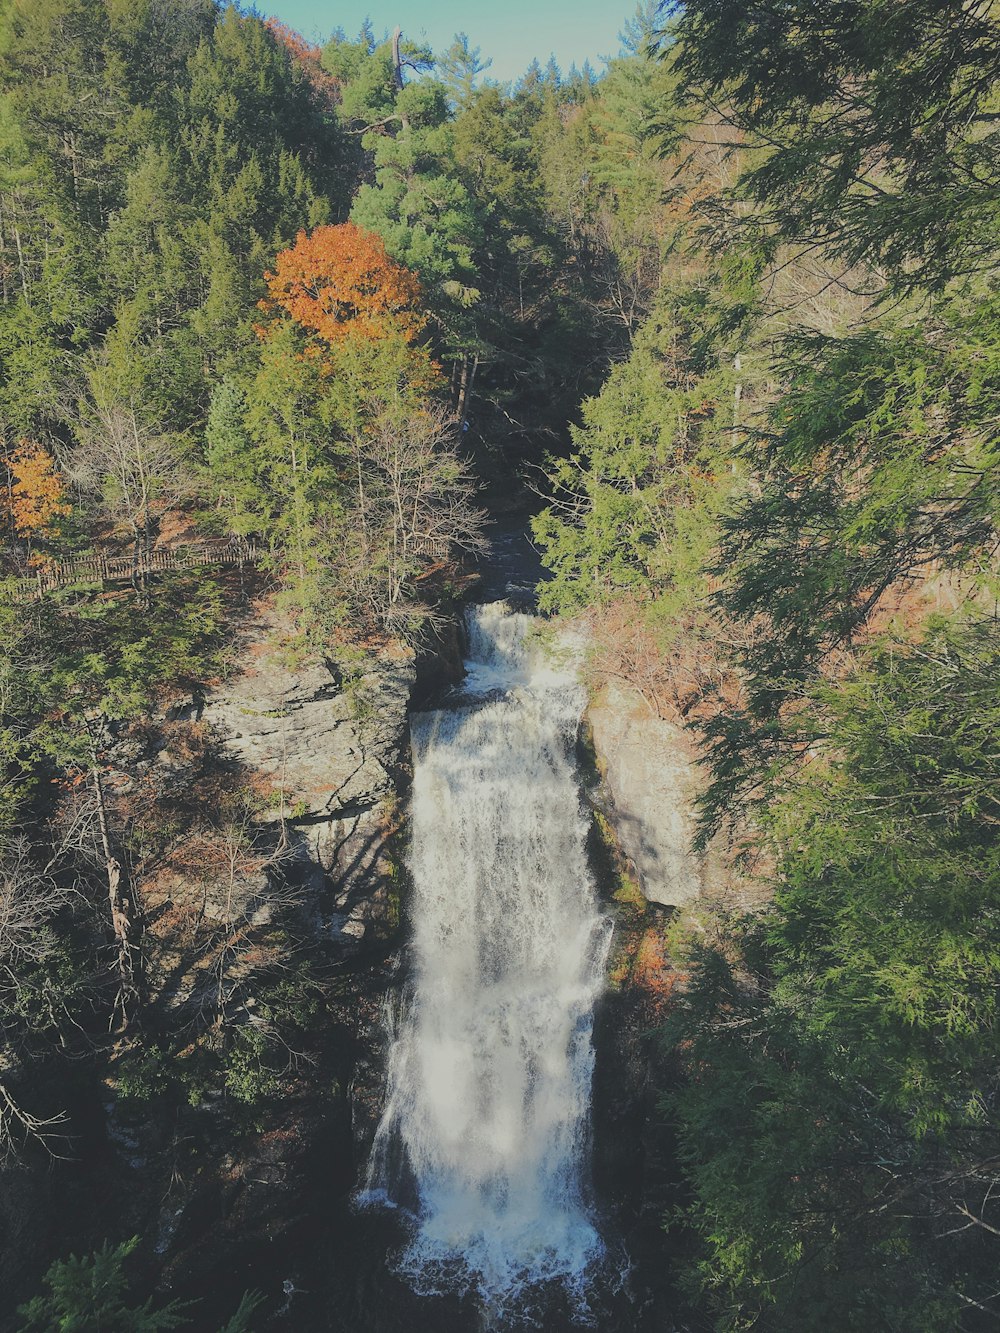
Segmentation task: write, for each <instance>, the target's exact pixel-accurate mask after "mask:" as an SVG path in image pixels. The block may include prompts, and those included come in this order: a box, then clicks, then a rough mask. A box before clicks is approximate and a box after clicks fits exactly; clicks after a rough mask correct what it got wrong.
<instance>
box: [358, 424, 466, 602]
mask: <svg viewBox="0 0 1000 1333" xmlns="http://www.w3.org/2000/svg"><path fill="white" fill-rule="evenodd" d="M455 434H456V421H455V418H454V417H453V416H452V415H451V414H450V413H449V412H447V411H446V410H445V409H444V408H441V407H437V406H431V407H426V408H422V409H421V410H420V411H417V412H414V413H412V414H410V415H409V416H406V417H404V416H402V415H400V414H399V413H398V412H393V411H391V410H390V409H388V408H382V409H381V410H379V411H378V412H376V413H375V414H374V415H373V416H372V417H371V418H370V419H369V420H368V422H367V423H366V424H365V426H364V427H363V428H362V429H361V430H359V432H358V433H357V434H356V435H355V437H354V439H353V441H352V445H353V451H354V461H355V481H356V492H357V507H356V510H355V512H354V515H353V516H352V517H353V519H354V532H353V540H352V543H351V549H350V552H349V557H348V558H349V568H348V570H347V578H348V583H349V585H350V586H351V587H352V589H353V591H354V593H355V595H356V597H357V598H358V600H360V601H361V602H362V603H363V604H365V605H366V607H367V609H368V610H369V612H370V613H371V614H373V615H374V617H375V618H376V619H378V620H380V621H381V622H382V623H383V624H384V625H386V626H387V627H389V628H398V627H399V626H400V625H401V624H403V623H405V622H406V621H407V620H408V619H410V618H412V615H413V612H414V607H413V606H412V603H411V602H410V601H409V600H408V599H410V598H411V597H412V593H413V590H414V582H415V580H416V578H417V577H418V575H419V574H420V573H421V571H422V570H423V569H424V568H426V567H427V565H428V564H430V563H431V562H432V561H434V560H436V559H446V558H447V556H448V555H449V553H450V552H451V551H452V550H462V551H477V550H480V549H482V546H483V536H482V528H483V521H484V515H483V513H482V511H481V510H479V509H477V508H476V506H475V505H474V504H473V503H472V498H473V495H474V494H475V482H474V480H473V477H472V471H471V468H470V467H469V465H468V463H467V462H466V461H465V460H464V459H463V458H462V457H461V456H460V454H459V452H458V450H457V448H456V445H455Z"/></svg>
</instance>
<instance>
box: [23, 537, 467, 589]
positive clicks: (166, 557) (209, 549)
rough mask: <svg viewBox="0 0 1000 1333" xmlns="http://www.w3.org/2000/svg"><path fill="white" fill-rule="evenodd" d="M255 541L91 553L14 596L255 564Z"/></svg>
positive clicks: (429, 542) (48, 571)
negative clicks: (197, 567) (178, 571)
mask: <svg viewBox="0 0 1000 1333" xmlns="http://www.w3.org/2000/svg"><path fill="white" fill-rule="evenodd" d="M411 550H412V551H413V554H414V555H417V556H420V557H422V558H424V559H428V560H431V561H434V562H443V561H446V560H447V559H448V558H449V557H450V555H451V543H450V542H449V541H448V540H447V539H446V538H437V537H430V538H423V539H422V540H418V541H416V542H415V543H414V544H413V546H412V547H411ZM261 554H262V552H261V548H260V547H259V546H258V545H257V544H256V542H250V541H244V540H242V539H240V540H236V539H231V540H229V541H224V542H211V541H207V542H196V543H193V544H191V545H189V546H178V547H175V548H174V549H172V550H160V551H152V552H150V554H149V556H148V557H147V556H142V557H140V559H139V560H138V562H137V561H136V560H135V559H134V557H133V556H132V555H88V556H80V557H79V558H77V559H75V560H62V561H59V562H56V563H53V564H51V565H46V566H44V567H41V568H39V569H37V570H36V571H35V573H34V574H33V575H30V576H28V577H25V578H20V579H17V580H16V582H15V584H14V589H15V596H16V597H17V598H18V600H20V601H33V600H35V599H36V598H38V597H41V596H43V594H45V593H47V592H52V591H53V589H55V588H65V587H67V586H68V585H69V584H71V583H100V584H101V585H102V586H103V585H104V584H107V583H128V582H130V581H131V580H132V579H135V578H143V577H145V575H147V574H158V573H161V572H163V571H165V570H170V569H191V568H192V567H193V566H195V565H252V564H256V562H257V561H258V560H259V559H260V557H261Z"/></svg>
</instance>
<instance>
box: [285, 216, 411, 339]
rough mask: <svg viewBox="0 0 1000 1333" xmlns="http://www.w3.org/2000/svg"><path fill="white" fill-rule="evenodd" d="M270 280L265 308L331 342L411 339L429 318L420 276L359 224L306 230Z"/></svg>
mask: <svg viewBox="0 0 1000 1333" xmlns="http://www.w3.org/2000/svg"><path fill="white" fill-rule="evenodd" d="M265 281H266V283H267V290H268V296H267V299H265V300H264V301H262V302H261V303H260V308H261V309H262V310H265V311H267V312H269V313H272V314H280V313H281V312H284V313H285V314H287V315H289V316H290V317H291V318H292V319H293V320H295V321H296V322H297V323H298V324H299V325H300V326H301V327H302V328H303V329H305V330H307V331H308V332H310V333H313V334H316V335H317V336H318V337H319V338H321V339H322V340H323V341H324V342H326V343H328V344H330V345H331V346H333V345H335V344H337V343H339V342H342V341H344V340H345V339H349V338H359V339H366V340H372V341H375V340H378V339H381V338H386V337H389V336H392V335H393V334H397V335H399V336H401V337H402V338H404V339H405V341H407V342H413V341H414V339H415V338H416V337H417V336H418V335H419V334H420V333H421V332H422V331H423V329H424V328H425V326H426V323H427V320H426V318H425V316H424V315H423V314H421V313H420V310H419V305H420V299H421V291H420V284H419V282H418V281H417V279H416V277H415V276H414V274H412V273H411V272H410V271H409V270H408V269H406V268H404V267H403V266H402V265H401V264H397V263H396V262H395V261H394V260H392V259H390V258H389V255H388V254H387V253H386V249H385V246H384V245H383V243H382V241H381V240H380V238H379V237H378V236H376V235H374V234H373V233H372V232H367V231H364V230H362V228H361V227H358V226H356V225H355V224H354V223H353V222H344V223H341V224H340V225H339V226H330V227H316V228H315V230H314V231H313V232H312V233H309V234H307V233H306V232H304V231H300V232H299V234H298V238H297V240H296V242H295V244H294V246H292V248H291V249H289V250H282V251H281V253H280V254H279V255H278V257H277V260H276V262H275V267H274V272H273V273H267V274H266V275H265Z"/></svg>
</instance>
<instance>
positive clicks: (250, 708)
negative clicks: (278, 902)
mask: <svg viewBox="0 0 1000 1333" xmlns="http://www.w3.org/2000/svg"><path fill="white" fill-rule="evenodd" d="M415 677H416V672H415V666H414V660H413V654H412V653H411V652H410V651H409V650H407V649H403V648H394V649H387V650H385V651H384V652H383V653H381V654H380V655H379V657H378V658H376V659H375V660H374V661H370V662H368V663H366V666H365V669H364V672H363V673H362V674H359V675H358V676H356V677H351V678H350V679H347V680H345V679H344V678H343V677H342V676H340V675H339V674H338V673H337V672H336V670H335V669H334V668H332V667H331V666H329V665H326V664H324V663H316V662H314V663H309V664H305V665H290V664H288V663H286V662H283V661H282V659H281V658H280V657H279V656H277V655H275V654H273V653H268V652H267V651H266V650H259V651H255V652H253V653H251V654H250V656H249V657H248V659H247V664H246V665H245V666H244V668H243V670H242V671H241V672H240V674H239V675H237V676H235V677H234V678H232V679H231V680H229V681H227V682H226V683H225V684H224V685H222V686H219V687H218V688H215V689H212V690H211V691H209V692H208V694H207V695H206V698H205V701H204V705H203V709H202V712H201V719H202V721H204V722H207V723H208V724H209V725H210V726H211V727H212V729H213V731H214V732H215V733H216V734H217V736H218V737H219V739H220V742H221V744H222V748H223V751H224V753H225V754H227V755H229V756H231V758H232V759H233V760H234V761H237V762H239V763H240V764H241V765H243V766H244V767H245V768H246V769H247V770H248V771H249V772H251V773H253V774H256V775H257V777H258V780H260V781H261V782H262V783H263V784H264V785H266V786H267V787H268V788H269V789H270V790H269V796H268V804H267V808H266V809H265V810H264V811H263V813H262V814H261V816H260V818H261V820H262V822H266V823H272V824H280V825H282V826H283V829H284V832H285V836H286V838H287V839H288V840H289V842H290V844H291V848H292V851H293V853H294V855H295V858H296V861H297V863H298V865H297V874H298V877H299V878H301V879H303V880H304V881H305V882H306V883H308V885H309V887H310V889H311V890H313V892H311V894H310V902H311V904H312V905H313V910H314V912H315V914H316V921H315V924H316V927H317V929H318V930H319V931H320V932H322V933H324V934H326V935H328V936H329V937H330V938H332V939H333V940H335V941H337V942H339V943H341V944H343V945H344V946H345V947H346V948H356V947H357V946H359V945H361V944H363V943H364V942H365V940H366V939H368V940H369V942H370V938H371V937H372V936H373V935H375V936H380V935H382V934H384V929H385V928H386V927H387V926H388V925H390V924H395V923H394V921H391V918H393V916H394V913H395V905H394V903H393V901H392V867H391V866H390V865H389V864H388V862H387V860H386V857H385V851H384V831H385V826H386V820H387V817H388V814H389V812H390V810H391V808H392V806H393V804H394V802H395V798H396V796H397V794H398V791H399V788H400V783H401V781H405V772H406V768H407V766H408V762H409V761H408V752H409V744H408V726H407V709H408V706H409V701H410V696H411V693H412V690H413V686H414V681H415Z"/></svg>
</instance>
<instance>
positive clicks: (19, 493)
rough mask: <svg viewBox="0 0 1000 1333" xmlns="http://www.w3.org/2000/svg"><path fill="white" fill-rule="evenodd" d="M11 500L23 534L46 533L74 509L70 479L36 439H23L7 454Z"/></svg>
mask: <svg viewBox="0 0 1000 1333" xmlns="http://www.w3.org/2000/svg"><path fill="white" fill-rule="evenodd" d="M7 468H8V470H9V472H10V476H11V483H10V488H9V492H8V503H9V507H10V514H11V518H12V519H13V522H14V530H15V532H16V533H17V534H18V536H19V537H27V538H29V539H30V538H32V537H44V536H46V535H47V534H48V533H49V531H50V530H51V527H52V524H53V523H54V522H55V521H56V519H59V518H62V517H63V515H65V514H68V513H69V512H70V505H69V503H68V501H67V499H66V483H65V481H64V480H63V478H62V475H61V474H60V473H59V472H58V470H57V469H56V466H55V463H54V461H53V459H52V455H51V454H50V453H49V452H48V451H47V450H46V449H43V448H42V446H41V445H40V444H35V443H34V442H33V441H32V440H21V441H19V442H18V444H17V446H16V448H15V449H14V450H13V452H12V453H11V454H10V455H9V456H8V458H7Z"/></svg>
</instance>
